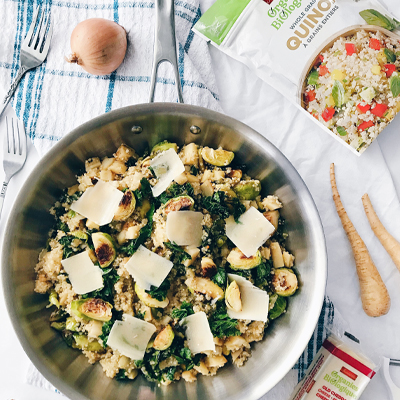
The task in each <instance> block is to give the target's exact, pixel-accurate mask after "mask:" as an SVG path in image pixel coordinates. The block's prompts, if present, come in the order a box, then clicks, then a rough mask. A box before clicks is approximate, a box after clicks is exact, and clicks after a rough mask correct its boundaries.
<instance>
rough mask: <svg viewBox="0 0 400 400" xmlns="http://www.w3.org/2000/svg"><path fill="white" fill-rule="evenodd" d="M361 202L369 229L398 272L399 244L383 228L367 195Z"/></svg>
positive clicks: (399, 268) (399, 264)
mask: <svg viewBox="0 0 400 400" xmlns="http://www.w3.org/2000/svg"><path fill="white" fill-rule="evenodd" d="M362 202H363V205H364V210H365V214H366V215H367V218H368V221H369V224H370V225H371V229H372V230H373V232H374V234H375V236H376V237H377V238H378V239H379V241H380V242H381V243H382V246H383V247H384V248H385V250H386V251H387V252H388V254H389V256H390V257H391V259H392V260H393V262H394V263H395V264H396V267H397V268H398V270H399V271H400V243H399V242H398V241H397V240H396V239H395V238H394V237H393V236H392V235H391V234H390V233H389V232H388V231H387V230H386V228H385V227H384V226H383V224H382V222H381V221H380V219H379V218H378V216H377V215H376V212H375V210H374V208H373V207H372V204H371V200H370V199H369V196H368V194H367V193H365V194H364V196H363V197H362Z"/></svg>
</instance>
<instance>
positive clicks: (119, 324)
mask: <svg viewBox="0 0 400 400" xmlns="http://www.w3.org/2000/svg"><path fill="white" fill-rule="evenodd" d="M360 35H361V38H364V39H365V35H366V34H365V33H361V34H360ZM365 40H366V39H365ZM380 40H383V39H382V38H380ZM335 46H336V44H335ZM334 49H336V47H334ZM332 51H336V50H332ZM396 62H397V61H396ZM328 68H331V64H330V61H328ZM321 90H322V89H321ZM376 100H380V97H378V98H377V99H376ZM312 104H313V102H311V103H310V107H312ZM396 104H397V103H396ZM339 121H340V120H339ZM339 121H338V123H340V122H339ZM233 159H234V153H233V152H230V151H226V150H223V149H221V148H219V149H217V150H214V149H211V148H208V147H200V146H198V145H196V144H194V143H191V144H188V145H185V146H183V147H182V148H181V149H178V146H177V145H176V144H175V143H169V142H162V143H159V144H157V145H156V146H155V147H154V148H153V149H152V151H151V153H150V154H148V155H145V156H143V157H138V156H137V155H136V153H135V151H134V150H133V149H131V148H129V147H128V146H126V145H121V146H120V147H119V148H118V150H117V151H116V153H115V154H114V156H113V157H110V158H108V157H105V158H104V159H102V160H101V159H99V158H98V157H94V158H91V159H88V160H87V161H86V162H85V172H84V173H83V174H82V175H80V176H78V177H77V184H76V185H74V186H72V187H69V188H68V189H66V190H65V192H64V193H63V195H62V196H61V198H60V199H59V201H57V202H56V203H55V205H54V206H53V207H52V208H51V210H50V213H51V214H52V215H53V216H54V218H55V227H54V229H53V230H52V231H51V232H50V234H49V239H48V243H47V248H45V249H43V250H42V251H41V253H40V255H39V261H38V263H37V265H36V268H35V271H36V284H35V291H36V292H37V293H42V294H48V295H49V302H50V304H49V306H48V307H52V312H51V315H50V322H49V323H50V324H51V326H52V328H54V329H56V330H57V331H59V332H60V334H61V335H62V337H63V339H64V340H65V342H66V343H67V345H68V346H70V347H73V348H74V349H77V350H79V351H82V353H83V354H84V355H85V356H86V357H87V359H88V361H89V363H92V364H94V363H95V362H97V361H98V362H100V364H101V366H102V368H103V370H104V372H105V374H106V375H107V376H108V377H109V378H117V379H134V378H135V377H136V376H137V375H138V373H139V371H141V372H142V373H143V375H144V376H145V377H146V378H147V379H148V380H149V381H152V382H158V383H161V384H169V383H171V382H172V381H174V380H179V379H180V378H181V377H182V378H183V379H184V380H185V381H187V382H193V381H195V380H196V379H197V375H198V374H201V375H207V376H210V375H215V374H216V373H217V370H218V369H219V368H221V367H223V366H224V365H225V364H227V363H229V362H231V363H233V364H234V365H236V366H237V367H241V366H242V365H243V364H244V363H245V361H246V360H247V359H248V358H249V357H250V356H251V343H252V342H257V341H260V340H262V339H263V337H264V331H265V328H266V326H267V324H268V323H271V321H272V320H274V319H275V318H278V317H279V316H281V315H282V314H284V313H285V310H286V308H287V299H288V297H289V296H291V295H293V294H294V293H295V292H296V290H297V288H298V280H297V277H296V273H295V272H294V270H293V269H292V267H293V263H294V256H293V255H292V254H290V253H289V252H288V251H287V250H286V249H285V245H284V242H285V238H286V236H287V234H285V233H284V221H283V219H282V218H281V217H280V212H279V211H280V209H281V207H282V204H281V202H280V201H279V199H278V198H277V197H276V196H274V195H269V196H267V197H264V198H262V197H261V195H260V192H261V184H260V182H259V181H258V180H255V179H252V178H251V177H249V176H247V175H246V172H245V168H244V167H243V166H242V167H239V166H237V164H234V162H233ZM234 165H235V166H234ZM78 210H79V211H78ZM107 216H109V217H107Z"/></svg>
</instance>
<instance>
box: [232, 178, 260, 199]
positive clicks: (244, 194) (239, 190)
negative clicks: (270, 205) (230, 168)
mask: <svg viewBox="0 0 400 400" xmlns="http://www.w3.org/2000/svg"><path fill="white" fill-rule="evenodd" d="M233 190H234V191H235V192H236V194H237V195H238V197H239V199H241V200H254V199H255V198H256V197H257V196H258V195H259V194H260V192H261V183H260V181H256V180H251V181H243V182H239V183H238V184H237V185H235V187H234V188H233Z"/></svg>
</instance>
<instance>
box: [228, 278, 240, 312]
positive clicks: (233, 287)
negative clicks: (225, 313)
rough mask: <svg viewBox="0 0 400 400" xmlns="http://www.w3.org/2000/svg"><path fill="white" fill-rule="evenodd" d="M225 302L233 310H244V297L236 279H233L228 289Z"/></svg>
mask: <svg viewBox="0 0 400 400" xmlns="http://www.w3.org/2000/svg"><path fill="white" fill-rule="evenodd" d="M225 304H226V306H227V307H228V308H229V309H230V310H232V311H236V312H239V311H242V298H241V295H240V289H239V285H238V284H237V282H236V281H232V282H231V283H230V284H229V286H228V288H227V289H226V293H225Z"/></svg>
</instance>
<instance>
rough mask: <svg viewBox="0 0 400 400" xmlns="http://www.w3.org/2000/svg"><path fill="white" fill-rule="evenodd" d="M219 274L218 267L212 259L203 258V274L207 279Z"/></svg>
mask: <svg viewBox="0 0 400 400" xmlns="http://www.w3.org/2000/svg"><path fill="white" fill-rule="evenodd" d="M216 272H217V266H216V265H215V263H214V261H213V260H212V259H211V258H210V257H203V258H202V259H201V274H202V275H203V276H204V277H205V278H211V277H212V276H214V275H215V274H216Z"/></svg>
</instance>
